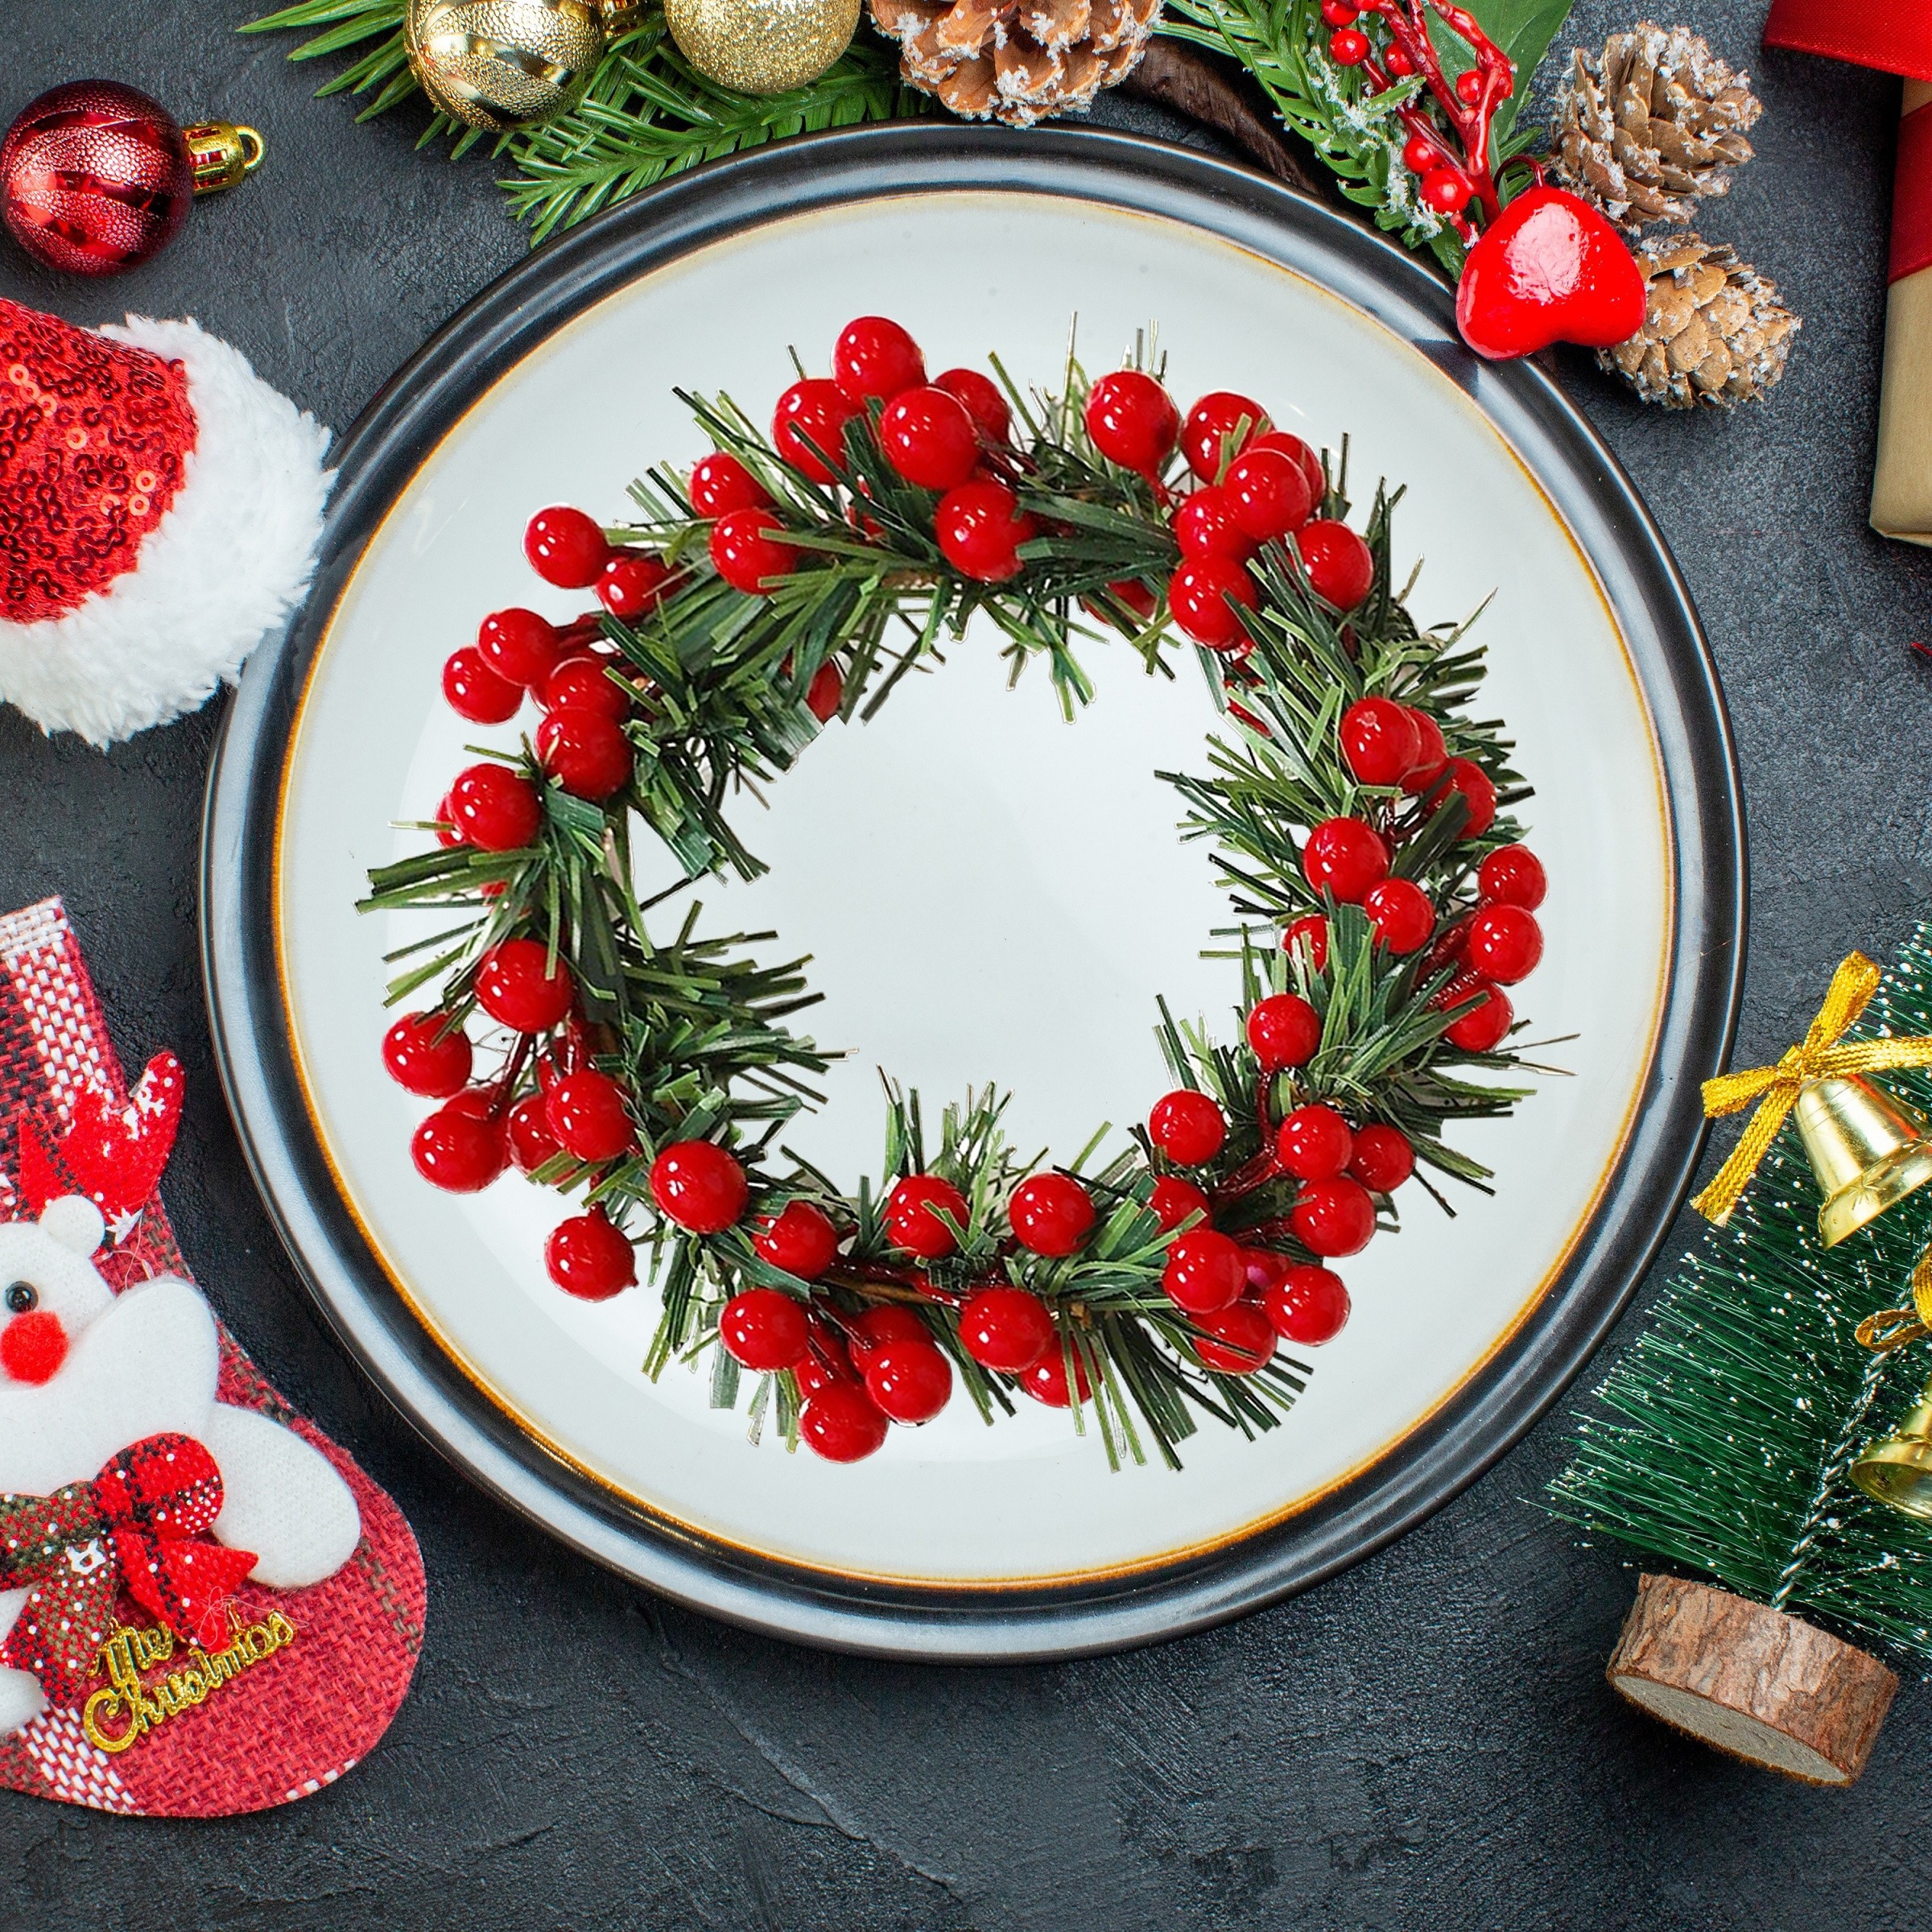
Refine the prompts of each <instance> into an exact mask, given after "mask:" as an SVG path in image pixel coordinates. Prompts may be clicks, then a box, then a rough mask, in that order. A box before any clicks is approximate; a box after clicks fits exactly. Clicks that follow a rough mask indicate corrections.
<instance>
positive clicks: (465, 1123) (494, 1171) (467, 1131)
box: [409, 1090, 510, 1194]
mask: <svg viewBox="0 0 1932 1932" xmlns="http://www.w3.org/2000/svg"><path fill="white" fill-rule="evenodd" d="M489 1106H490V1098H489V1095H487V1094H479V1093H477V1092H475V1091H474V1090H472V1091H471V1092H468V1093H460V1094H458V1095H457V1096H456V1098H455V1099H454V1100H449V1101H447V1102H445V1103H444V1105H442V1106H440V1107H439V1108H437V1109H436V1112H435V1113H432V1114H431V1116H430V1117H429V1118H428V1119H427V1120H426V1121H423V1124H422V1125H420V1126H419V1127H418V1128H417V1129H416V1131H415V1135H414V1136H413V1137H412V1138H411V1141H410V1143H409V1158H411V1160H412V1161H414V1162H415V1164H416V1172H417V1173H418V1174H421V1175H422V1177H423V1179H424V1180H426V1181H428V1182H430V1183H431V1184H432V1185H434V1186H436V1187H442V1188H446V1189H447V1190H448V1191H449V1192H450V1193H452V1194H476V1193H477V1192H479V1191H481V1190H482V1189H483V1188H485V1187H488V1186H489V1184H490V1183H491V1182H492V1181H493V1180H494V1179H496V1178H497V1175H498V1174H501V1173H502V1171H503V1169H504V1167H505V1166H506V1163H507V1162H508V1161H509V1159H510V1150H509V1148H508V1146H507V1145H506V1137H505V1134H504V1131H503V1123H502V1121H500V1120H498V1119H497V1118H495V1117H493V1115H492V1114H491V1113H490V1112H489Z"/></svg>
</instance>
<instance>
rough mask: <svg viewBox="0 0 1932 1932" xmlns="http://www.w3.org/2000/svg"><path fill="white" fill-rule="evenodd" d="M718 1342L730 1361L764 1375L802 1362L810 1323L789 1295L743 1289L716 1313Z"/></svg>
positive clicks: (764, 1290)
mask: <svg viewBox="0 0 1932 1932" xmlns="http://www.w3.org/2000/svg"><path fill="white" fill-rule="evenodd" d="M718 1340H720V1342H722V1343H723V1344H725V1353H726V1354H727V1355H729V1356H730V1357H731V1358H732V1360H733V1361H735V1362H737V1363H738V1364H741V1366H742V1367H744V1368H746V1369H756V1370H757V1371H758V1373H760V1374H761V1375H768V1374H770V1373H771V1371H772V1370H773V1369H791V1368H795V1367H796V1366H797V1365H798V1364H799V1363H800V1362H802V1361H803V1360H804V1359H805V1356H806V1353H807V1351H808V1350H809V1349H810V1348H811V1322H810V1321H809V1319H807V1315H806V1313H805V1311H804V1310H803V1308H802V1307H800V1306H799V1304H798V1303H797V1302H795V1301H794V1300H793V1299H792V1298H791V1296H790V1295H788V1294H781V1293H780V1292H779V1291H778V1290H777V1289H776V1288H747V1289H746V1290H745V1291H744V1293H743V1294H734V1295H733V1297H732V1298H731V1299H730V1300H729V1301H728V1302H726V1303H725V1306H724V1307H722V1308H720V1310H719V1311H718Z"/></svg>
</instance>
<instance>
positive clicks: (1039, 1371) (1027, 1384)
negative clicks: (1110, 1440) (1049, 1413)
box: [1020, 1348, 1093, 1409]
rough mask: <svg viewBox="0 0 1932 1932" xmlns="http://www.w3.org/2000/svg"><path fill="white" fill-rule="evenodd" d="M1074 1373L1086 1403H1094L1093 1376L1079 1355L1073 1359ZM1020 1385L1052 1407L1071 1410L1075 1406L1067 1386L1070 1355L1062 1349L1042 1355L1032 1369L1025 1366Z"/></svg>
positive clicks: (1034, 1397)
mask: <svg viewBox="0 0 1932 1932" xmlns="http://www.w3.org/2000/svg"><path fill="white" fill-rule="evenodd" d="M1073 1373H1074V1380H1075V1382H1076V1383H1077V1384H1078V1385H1079V1386H1080V1400H1081V1401H1082V1402H1092V1399H1093V1382H1092V1377H1089V1376H1088V1373H1087V1364H1086V1362H1085V1360H1084V1358H1082V1357H1081V1356H1078V1355H1075V1357H1074V1359H1073ZM1020 1386H1021V1388H1022V1389H1025V1390H1026V1393H1027V1394H1029V1395H1030V1396H1031V1397H1033V1399H1034V1401H1035V1402H1042V1403H1044V1404H1045V1405H1046V1406H1047V1407H1048V1408H1049V1409H1071V1407H1072V1406H1073V1397H1072V1396H1071V1394H1070V1393H1068V1390H1067V1357H1066V1355H1065V1353H1064V1352H1063V1351H1062V1350H1060V1349H1059V1348H1055V1349H1053V1350H1052V1351H1051V1352H1049V1353H1048V1354H1046V1355H1043V1356H1041V1357H1040V1359H1039V1360H1038V1361H1037V1362H1035V1363H1034V1364H1033V1366H1032V1367H1031V1368H1030V1369H1026V1371H1025V1372H1024V1373H1022V1375H1021V1377H1020Z"/></svg>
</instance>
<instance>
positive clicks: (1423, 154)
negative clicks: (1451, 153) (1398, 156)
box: [1402, 134, 1444, 175]
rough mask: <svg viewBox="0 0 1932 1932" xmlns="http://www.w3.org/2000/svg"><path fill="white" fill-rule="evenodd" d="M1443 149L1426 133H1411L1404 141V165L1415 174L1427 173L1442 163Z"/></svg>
mask: <svg viewBox="0 0 1932 1932" xmlns="http://www.w3.org/2000/svg"><path fill="white" fill-rule="evenodd" d="M1443 158H1444V157H1443V151H1442V150H1441V149H1440V148H1439V147H1437V146H1436V144H1435V142H1433V141H1431V140H1430V138H1429V137H1428V136H1427V135H1426V134H1411V135H1410V137H1409V138H1408V139H1407V140H1406V141H1405V142H1403V143H1402V165H1403V167H1406V168H1407V169H1408V170H1409V171H1410V173H1411V174H1414V175H1426V174H1427V173H1428V171H1430V168H1432V167H1439V166H1440V165H1441V163H1442V161H1443Z"/></svg>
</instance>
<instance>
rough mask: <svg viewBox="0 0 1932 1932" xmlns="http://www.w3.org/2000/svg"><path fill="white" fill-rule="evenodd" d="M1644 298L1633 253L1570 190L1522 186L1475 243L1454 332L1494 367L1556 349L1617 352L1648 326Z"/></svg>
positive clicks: (1457, 302)
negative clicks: (1562, 345) (1570, 345)
mask: <svg viewBox="0 0 1932 1932" xmlns="http://www.w3.org/2000/svg"><path fill="white" fill-rule="evenodd" d="M1646 299H1647V291H1646V288H1645V282H1644V275H1643V270H1641V269H1640V268H1639V267H1638V266H1637V259H1636V258H1635V256H1633V254H1631V252H1630V245H1629V242H1626V241H1625V240H1624V237H1622V236H1621V235H1620V234H1619V233H1617V231H1616V229H1615V228H1614V227H1612V225H1611V224H1610V223H1609V222H1608V221H1607V220H1605V218H1604V217H1603V216H1602V215H1601V214H1600V213H1598V212H1597V210H1596V209H1595V208H1592V207H1591V205H1590V204H1589V203H1588V202H1587V201H1585V200H1582V199H1581V198H1580V197H1579V196H1575V195H1573V194H1571V192H1569V190H1568V189H1567V188H1526V189H1525V191H1524V192H1522V193H1521V194H1520V195H1518V196H1517V197H1516V199H1515V200H1513V201H1512V202H1511V203H1510V204H1509V206H1508V207H1507V208H1505V209H1504V210H1503V212H1502V213H1501V216H1499V217H1497V219H1496V220H1495V221H1492V222H1491V223H1490V225H1488V227H1487V228H1486V229H1484V230H1483V232H1482V233H1481V234H1480V235H1479V236H1478V237H1476V242H1475V245H1474V246H1472V248H1471V249H1470V250H1469V253H1468V257H1467V258H1465V260H1464V261H1463V275H1462V280H1461V282H1460V283H1459V285H1458V287H1457V288H1456V292H1455V321H1456V326H1457V328H1459V329H1460V330H1461V331H1462V334H1463V341H1465V342H1467V343H1468V345H1469V346H1470V347H1471V348H1472V349H1474V350H1475V351H1476V353H1477V354H1478V355H1479V356H1485V357H1488V358H1490V359H1491V360H1492V361H1496V360H1500V359H1502V358H1505V357H1511V356H1528V355H1534V353H1536V351H1537V350H1538V349H1547V348H1548V347H1549V346H1550V344H1551V343H1552V342H1574V343H1575V344H1577V345H1579V347H1581V348H1584V349H1614V348H1615V347H1616V345H1617V344H1618V343H1620V342H1627V341H1629V339H1630V338H1631V337H1632V336H1633V335H1635V334H1636V333H1637V331H1638V330H1639V329H1640V328H1642V327H1643V325H1644V310H1645V302H1646Z"/></svg>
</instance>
